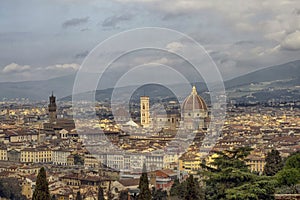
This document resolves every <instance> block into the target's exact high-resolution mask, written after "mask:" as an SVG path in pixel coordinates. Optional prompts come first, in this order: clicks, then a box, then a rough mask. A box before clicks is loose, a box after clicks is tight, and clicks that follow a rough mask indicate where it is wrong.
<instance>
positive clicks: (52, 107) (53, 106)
mask: <svg viewBox="0 0 300 200" xmlns="http://www.w3.org/2000/svg"><path fill="white" fill-rule="evenodd" d="M49 101H50V103H49V105H48V111H49V122H50V123H54V122H56V119H57V114H56V110H57V107H56V97H55V96H53V92H52V95H51V96H50V97H49Z"/></svg>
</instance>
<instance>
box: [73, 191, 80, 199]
mask: <svg viewBox="0 0 300 200" xmlns="http://www.w3.org/2000/svg"><path fill="white" fill-rule="evenodd" d="M75 199H76V200H82V196H81V194H80V191H78V192H77V193H76V198H75Z"/></svg>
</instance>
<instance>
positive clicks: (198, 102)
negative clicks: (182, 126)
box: [182, 86, 207, 111]
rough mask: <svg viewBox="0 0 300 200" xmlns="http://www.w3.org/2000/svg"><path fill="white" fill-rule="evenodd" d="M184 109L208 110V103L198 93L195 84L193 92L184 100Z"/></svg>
mask: <svg viewBox="0 0 300 200" xmlns="http://www.w3.org/2000/svg"><path fill="white" fill-rule="evenodd" d="M182 109H183V111H194V110H207V105H206V103H205V101H204V99H202V97H200V96H199V95H198V94H197V90H196V87H195V86H193V89H192V92H191V94H190V95H189V96H188V97H186V99H185V100H184V102H183V104H182Z"/></svg>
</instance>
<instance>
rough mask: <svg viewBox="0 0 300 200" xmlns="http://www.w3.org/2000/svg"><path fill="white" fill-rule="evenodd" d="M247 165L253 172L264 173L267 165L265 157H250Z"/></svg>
mask: <svg viewBox="0 0 300 200" xmlns="http://www.w3.org/2000/svg"><path fill="white" fill-rule="evenodd" d="M246 164H247V165H248V166H249V169H250V171H251V172H258V173H263V172H264V169H265V165H266V161H265V158H264V156H256V155H249V156H248V157H247V162H246Z"/></svg>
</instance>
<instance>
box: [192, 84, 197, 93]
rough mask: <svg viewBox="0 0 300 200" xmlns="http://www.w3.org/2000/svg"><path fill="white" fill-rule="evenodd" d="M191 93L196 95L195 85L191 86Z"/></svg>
mask: <svg viewBox="0 0 300 200" xmlns="http://www.w3.org/2000/svg"><path fill="white" fill-rule="evenodd" d="M191 94H192V95H197V89H196V86H193V89H192V93H191Z"/></svg>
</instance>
